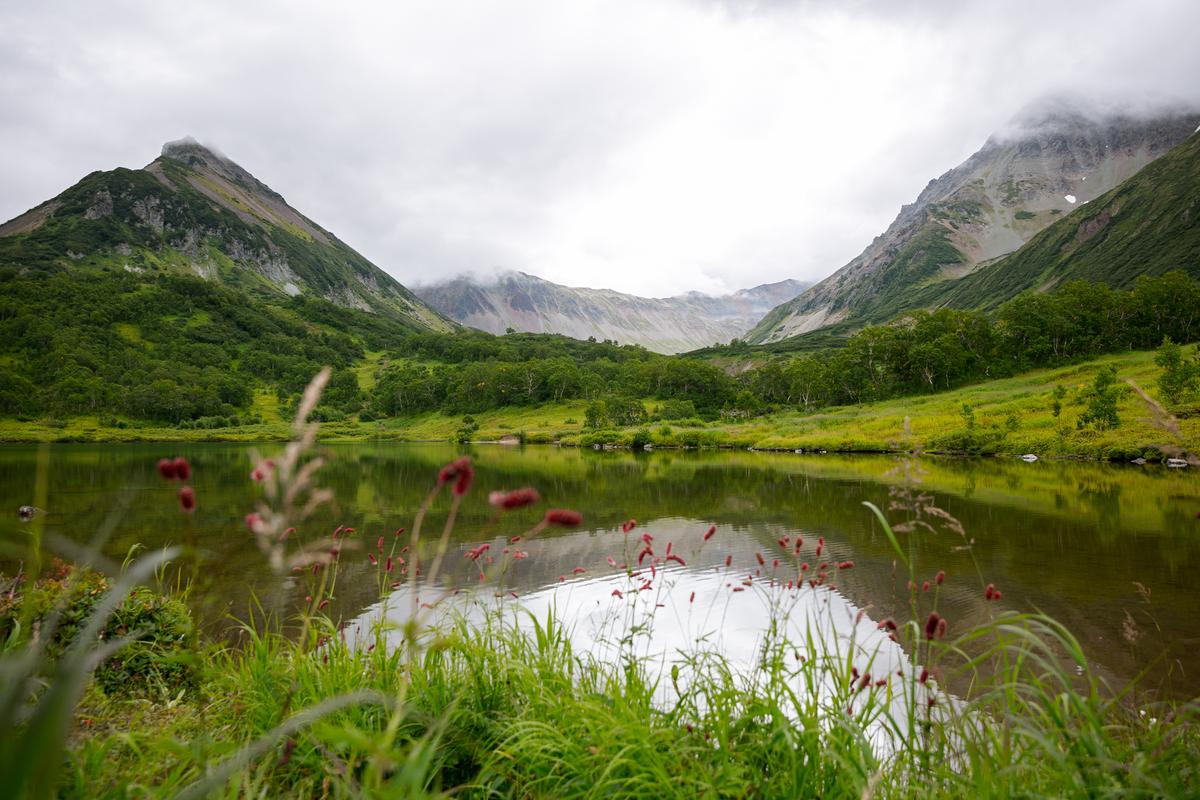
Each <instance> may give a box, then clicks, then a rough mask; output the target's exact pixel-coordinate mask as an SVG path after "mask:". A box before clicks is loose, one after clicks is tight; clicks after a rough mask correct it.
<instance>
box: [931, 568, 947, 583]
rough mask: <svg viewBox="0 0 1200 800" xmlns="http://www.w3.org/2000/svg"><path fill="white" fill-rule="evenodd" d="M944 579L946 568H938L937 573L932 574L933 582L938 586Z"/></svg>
mask: <svg viewBox="0 0 1200 800" xmlns="http://www.w3.org/2000/svg"><path fill="white" fill-rule="evenodd" d="M945 580H946V570H944V569H939V570H938V574H937V575H934V576H933V582H934V583H936V584H937V585H938V586H941V585H942V582H943V581H945Z"/></svg>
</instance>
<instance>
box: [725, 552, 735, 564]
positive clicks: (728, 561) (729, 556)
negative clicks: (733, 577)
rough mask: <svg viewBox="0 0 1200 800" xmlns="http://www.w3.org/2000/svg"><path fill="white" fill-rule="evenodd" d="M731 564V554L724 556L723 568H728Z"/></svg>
mask: <svg viewBox="0 0 1200 800" xmlns="http://www.w3.org/2000/svg"><path fill="white" fill-rule="evenodd" d="M732 563H733V554H732V553H730V554H729V555H727V556H725V566H727V567H728V566H729V565H730V564H732Z"/></svg>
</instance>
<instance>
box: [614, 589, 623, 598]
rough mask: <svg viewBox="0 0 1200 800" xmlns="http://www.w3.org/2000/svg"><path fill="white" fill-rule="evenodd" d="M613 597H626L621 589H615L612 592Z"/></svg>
mask: <svg viewBox="0 0 1200 800" xmlns="http://www.w3.org/2000/svg"><path fill="white" fill-rule="evenodd" d="M612 596H613V597H617V598H620V597H624V596H625V595H623V594H621V590H620V589H613V590H612Z"/></svg>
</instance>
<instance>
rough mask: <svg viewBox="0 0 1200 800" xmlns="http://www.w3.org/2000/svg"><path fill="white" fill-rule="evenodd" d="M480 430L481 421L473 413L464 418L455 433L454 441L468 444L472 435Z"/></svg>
mask: <svg viewBox="0 0 1200 800" xmlns="http://www.w3.org/2000/svg"><path fill="white" fill-rule="evenodd" d="M478 430H479V423H478V422H476V421H475V418H474V417H472V416H471V415H469V414H468V415H467V416H465V417H463V418H462V426H461V427H459V429H458V430H457V431H455V433H454V441H456V442H458V443H459V444H467V443H468V442H470V441H471V437H472V436H474V435H475V433H476V432H477V431H478Z"/></svg>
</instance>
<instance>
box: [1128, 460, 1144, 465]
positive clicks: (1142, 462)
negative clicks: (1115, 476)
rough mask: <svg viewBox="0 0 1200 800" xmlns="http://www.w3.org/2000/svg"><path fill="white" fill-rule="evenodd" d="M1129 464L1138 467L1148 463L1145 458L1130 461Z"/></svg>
mask: <svg viewBox="0 0 1200 800" xmlns="http://www.w3.org/2000/svg"><path fill="white" fill-rule="evenodd" d="M1129 463H1130V464H1137V465H1139V466H1141V465H1142V464H1145V463H1146V459H1144V458H1135V459H1134V460H1133V461H1130V462H1129Z"/></svg>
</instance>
